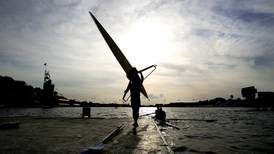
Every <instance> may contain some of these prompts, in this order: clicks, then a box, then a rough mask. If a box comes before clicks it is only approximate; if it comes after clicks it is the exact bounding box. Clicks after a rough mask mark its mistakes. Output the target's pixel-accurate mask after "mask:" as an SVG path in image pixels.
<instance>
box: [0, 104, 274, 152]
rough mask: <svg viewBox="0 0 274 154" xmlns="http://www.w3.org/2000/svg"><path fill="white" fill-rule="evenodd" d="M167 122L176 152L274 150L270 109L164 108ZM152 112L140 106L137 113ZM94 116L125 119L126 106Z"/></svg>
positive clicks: (3, 112) (43, 112)
mask: <svg viewBox="0 0 274 154" xmlns="http://www.w3.org/2000/svg"><path fill="white" fill-rule="evenodd" d="M164 110H165V111H166V113H167V119H170V120H169V121H170V123H172V124H174V125H177V126H178V127H180V128H181V129H180V130H176V129H172V128H163V129H162V134H163V135H164V136H165V138H166V140H167V142H168V143H169V145H170V146H171V147H172V149H174V151H175V152H176V153H274V112H272V111H261V112H258V111H255V110H252V109H248V108H164ZM154 111H155V108H153V107H144V108H141V109H140V115H142V114H148V113H152V112H154ZM81 112H82V108H80V107H79V108H78V107H63V108H49V109H44V108H28V109H11V108H10V109H0V117H7V116H11V117H14V116H41V117H80V115H81ZM91 115H92V117H95V118H128V117H131V109H130V108H103V107H96V108H91Z"/></svg>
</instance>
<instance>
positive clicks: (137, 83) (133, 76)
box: [123, 67, 144, 127]
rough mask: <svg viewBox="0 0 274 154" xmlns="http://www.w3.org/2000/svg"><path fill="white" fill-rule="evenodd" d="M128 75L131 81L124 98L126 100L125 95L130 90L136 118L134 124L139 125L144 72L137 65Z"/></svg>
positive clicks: (134, 117) (133, 112)
mask: <svg viewBox="0 0 274 154" xmlns="http://www.w3.org/2000/svg"><path fill="white" fill-rule="evenodd" d="M138 73H140V75H141V78H140V77H139V75H138ZM127 77H128V79H129V80H130V81H129V83H128V86H127V88H126V90H125V92H124V96H123V100H124V101H125V96H126V94H127V93H128V91H129V90H130V95H131V108H132V115H133V119H134V123H133V126H134V127H138V118H139V108H140V106H141V99H140V93H141V88H142V84H143V81H144V77H143V74H142V72H138V71H137V69H136V68H135V67H133V68H132V70H131V71H130V72H129V73H128V74H127Z"/></svg>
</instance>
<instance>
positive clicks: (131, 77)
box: [127, 67, 139, 80]
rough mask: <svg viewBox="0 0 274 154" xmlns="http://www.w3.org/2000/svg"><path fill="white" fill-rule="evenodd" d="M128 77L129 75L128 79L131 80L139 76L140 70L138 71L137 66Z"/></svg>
mask: <svg viewBox="0 0 274 154" xmlns="http://www.w3.org/2000/svg"><path fill="white" fill-rule="evenodd" d="M127 77H128V79H130V80H134V79H138V78H139V76H138V71H137V69H136V68H135V67H133V68H132V69H131V71H130V72H129V73H128V74H127Z"/></svg>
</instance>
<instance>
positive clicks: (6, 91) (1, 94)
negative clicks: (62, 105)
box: [0, 76, 60, 107]
mask: <svg viewBox="0 0 274 154" xmlns="http://www.w3.org/2000/svg"><path fill="white" fill-rule="evenodd" d="M0 85H1V86H0V105H1V106H4V107H29V106H41V105H45V106H46V105H56V104H57V100H58V97H60V96H58V95H57V92H55V91H48V90H46V91H45V90H43V89H41V88H38V87H36V88H34V87H32V86H31V85H27V84H26V82H24V81H16V80H14V79H13V78H11V77H8V76H0ZM49 93H52V94H49ZM49 96H51V97H49Z"/></svg>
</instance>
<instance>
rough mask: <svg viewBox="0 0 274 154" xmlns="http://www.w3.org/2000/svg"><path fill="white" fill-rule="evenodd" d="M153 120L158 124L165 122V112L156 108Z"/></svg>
mask: <svg viewBox="0 0 274 154" xmlns="http://www.w3.org/2000/svg"><path fill="white" fill-rule="evenodd" d="M155 118H156V120H158V121H160V122H165V121H166V112H165V111H163V109H162V107H160V106H158V107H157V110H156V111H155Z"/></svg>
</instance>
